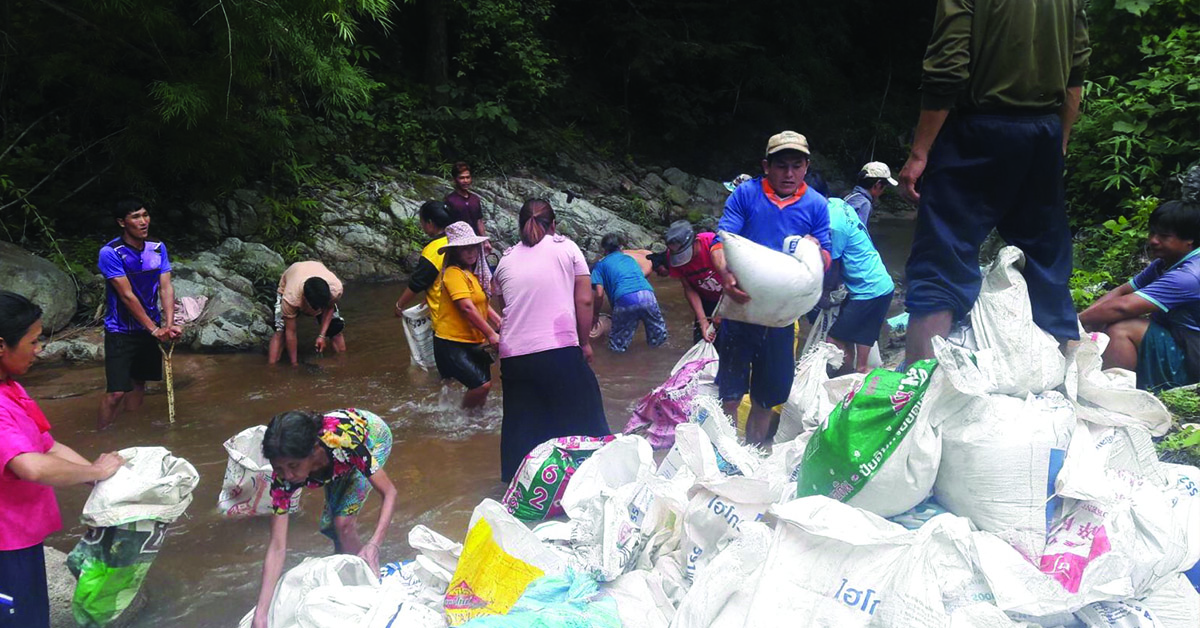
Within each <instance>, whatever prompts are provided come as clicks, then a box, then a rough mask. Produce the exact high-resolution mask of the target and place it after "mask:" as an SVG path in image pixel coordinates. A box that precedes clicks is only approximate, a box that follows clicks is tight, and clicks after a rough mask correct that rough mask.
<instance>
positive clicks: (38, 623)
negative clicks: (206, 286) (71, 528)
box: [0, 292, 157, 628]
mask: <svg viewBox="0 0 1200 628" xmlns="http://www.w3.org/2000/svg"><path fill="white" fill-rule="evenodd" d="M41 335H42V308H40V307H38V306H37V305H35V304H34V303H32V302H30V301H29V299H26V298H25V297H23V296H21V295H19V294H15V293H12V292H0V595H2V596H7V598H6V599H5V600H4V601H0V626H14V627H16V626H20V627H21V628H50V597H49V593H48V592H47V587H46V556H45V547H44V545H43V543H44V541H45V539H46V537H48V536H50V534H52V533H54V532H55V531H57V530H59V529H61V528H62V518H61V516H60V515H59V511H58V501H57V500H56V499H55V497H54V487H60V486H71V485H74V484H83V483H85V482H96V481H99V480H105V479H108V478H109V477H112V475H113V474H114V473H116V472H117V469H119V468H120V467H121V465H122V464H124V460H122V459H121V457H120V456H118V455H117V454H115V453H106V454H101V455H100V457H99V458H96V461H95V462H88V461H87V460H86V459H85V458H84V457H83V456H80V455H79V454H78V453H75V450H73V449H71V448H70V447H67V446H66V445H64V444H62V443H60V442H58V441H56V440H54V437H53V436H51V435H50V422H49V421H47V420H46V415H45V414H43V413H42V410H41V408H39V407H38V405H37V402H35V401H34V400H33V399H31V398H30V397H29V394H28V393H26V392H25V389H24V388H23V387H22V386H21V385H20V384H18V383H17V382H16V380H15V378H17V377H20V376H21V375H24V374H25V373H26V372H27V371H28V370H29V367H30V366H31V365H32V364H33V361H34V359H36V357H37V354H38V353H39V352H40V351H41V340H40V339H39V337H40V336H41ZM155 353H157V350H155Z"/></svg>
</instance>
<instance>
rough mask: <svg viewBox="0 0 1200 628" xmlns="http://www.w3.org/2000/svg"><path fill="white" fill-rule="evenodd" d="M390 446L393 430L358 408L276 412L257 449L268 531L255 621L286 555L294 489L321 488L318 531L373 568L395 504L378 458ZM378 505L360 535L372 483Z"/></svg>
mask: <svg viewBox="0 0 1200 628" xmlns="http://www.w3.org/2000/svg"><path fill="white" fill-rule="evenodd" d="M391 451H392V430H391V428H389V427H388V425H387V423H385V422H384V421H383V419H381V418H379V416H377V415H375V414H374V413H371V412H368V411H366V410H362V409H356V408H346V409H342V410H332V411H330V412H326V413H323V414H318V413H314V412H305V411H302V410H293V411H290V412H284V413H281V414H277V415H275V417H273V418H272V419H271V422H270V423H268V424H267V431H266V432H264V433H263V443H262V453H263V456H264V457H265V458H266V459H267V460H268V461H269V462H270V463H271V469H272V473H271V507H272V509H273V510H274V513H275V514H274V515H272V517H271V539H270V541H269V542H268V543H267V555H266V558H265V559H264V560H263V572H262V584H261V586H260V588H259V591H258V603H257V605H256V606H255V607H254V620H253V624H252V625H253V626H254V628H267V619H268V616H269V613H270V610H271V599H272V598H273V597H274V595H275V585H276V583H277V582H279V577H280V575H282V574H283V563H284V559H285V558H286V557H287V533H288V513H289V512H290V511H291V509H292V499H293V496H294V495H295V493H296V491H297V490H299V489H300V488H303V487H313V488H315V487H319V486H320V487H324V488H325V509H324V511H323V512H322V513H321V523H320V527H321V533H322V534H324V535H325V536H327V537H329V538H330V539H332V540H333V551H334V553H336V554H353V555H356V556H358V557H359V558H362V559H363V560H364V561H366V563H367V565H368V566H369V567H370V568H371V571H372V573H379V548H380V545H382V543H383V540H384V538H386V536H387V529H388V525H389V524H390V523H391V522H392V513H393V512H394V511H395V509H396V493H397V492H396V486H395V485H394V484H392V480H391V478H389V477H388V474H387V472H386V471H384V470H383V466H384V465H385V464H387V459H388V456H389V455H390V454H391ZM372 488H374V489H375V490H377V491H379V494H380V496H381V497H382V498H383V505H381V506H380V508H379V521H378V522H377V523H376V524H375V530H374V532H372V534H371V537H370V538H369V539H368V540H367V542H366V543H363V541H362V539H361V538H359V536H358V513H359V510H361V509H362V505H363V504H364V503H366V501H367V497H369V496H370V494H371V489H372Z"/></svg>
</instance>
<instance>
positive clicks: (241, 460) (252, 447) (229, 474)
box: [217, 425, 303, 518]
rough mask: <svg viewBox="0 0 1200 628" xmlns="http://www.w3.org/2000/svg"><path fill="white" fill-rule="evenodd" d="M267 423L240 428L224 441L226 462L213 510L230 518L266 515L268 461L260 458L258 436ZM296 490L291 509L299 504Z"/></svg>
mask: <svg viewBox="0 0 1200 628" xmlns="http://www.w3.org/2000/svg"><path fill="white" fill-rule="evenodd" d="M266 431H267V426H265V425H257V426H255V427H251V428H247V429H245V430H242V431H241V432H239V433H238V434H236V435H235V436H233V437H232V438H230V439H229V440H227V441H225V451H226V452H227V453H228V454H229V462H228V463H226V465H225V478H224V479H223V480H222V481H221V493H220V494H219V495H218V496H217V510H218V511H219V512H220V513H221V514H222V515H224V516H226V517H230V518H238V517H254V516H258V515H269V514H271V513H272V510H271V463H270V462H268V461H267V459H266V458H264V457H263V454H262V439H263V434H264V433H265V432H266ZM302 490H303V489H298V490H297V491H296V493H294V494H293V496H292V506H291V510H292V512H295V511H296V509H297V508H299V507H300V492H301V491H302Z"/></svg>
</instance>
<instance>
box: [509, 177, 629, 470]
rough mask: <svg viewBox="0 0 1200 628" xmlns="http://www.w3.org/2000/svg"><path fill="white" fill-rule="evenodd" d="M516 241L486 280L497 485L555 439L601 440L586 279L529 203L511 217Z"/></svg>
mask: <svg viewBox="0 0 1200 628" xmlns="http://www.w3.org/2000/svg"><path fill="white" fill-rule="evenodd" d="M518 223H519V225H520V230H521V241H520V242H519V243H517V245H516V246H513V247H511V248H509V249H508V250H507V251H505V252H504V256H503V257H502V258H501V259H500V265H499V266H497V267H496V273H495V275H494V277H493V285H494V286H495V290H494V291H493V292H494V294H495V295H496V297H497V299H498V301H499V308H498V309H499V310H500V311H501V312H502V314H501V316H502V318H503V325H501V327H500V378H501V381H502V382H503V383H504V422H503V424H502V425H501V428H500V477H501V479H503V480H504V481H505V482H508V481H509V480H511V479H512V476H513V474H515V473H516V471H517V467H518V466H519V465H520V464H521V460H522V459H523V458H524V457H525V455H526V454H528V453H529V452H530V451H531V450H533V448H534V447H536V446H538V445H540V444H541V443H543V442H545V441H547V440H549V439H551V438H557V437H559V436H607V435H609V434H611V433H612V432H611V430H610V429H609V427H608V420H607V419H606V418H605V416H604V401H603V399H601V397H600V385H599V384H598V383H597V382H596V374H595V373H593V372H592V367H591V366H589V365H588V363H589V362H591V361H592V347H591V345H590V344H589V341H590V338H589V333H588V332H590V331H591V328H592V285H591V273H590V272H589V271H588V267H587V262H586V261H585V260H584V258H583V253H582V252H581V251H580V250H579V247H578V246H576V245H575V243H574V242H572V241H570V240H568V239H567V238H566V237H565V236H561V235H558V234H557V233H556V232H555V216H554V209H552V208H551V207H550V203H548V202H547V201H544V200H540V199H539V200H529V201H525V204H524V205H522V206H521V213H520V214H519V216H518Z"/></svg>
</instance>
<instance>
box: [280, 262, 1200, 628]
mask: <svg viewBox="0 0 1200 628" xmlns="http://www.w3.org/2000/svg"><path fill="white" fill-rule="evenodd" d="M1020 261H1021V258H1020V254H1019V252H1014V251H1013V250H1006V251H1004V252H1002V253H1001V255H1000V257H999V258H998V261H997V262H996V264H994V265H993V266H992V267H991V268H990V269H989V271H988V273H987V278H986V279H985V281H984V291H983V293H982V294H981V295H980V297H979V305H978V306H977V307H976V308H975V310H973V311H972V313H971V318H972V321H971V322H972V325H973V329H972V333H971V334H970V336H973V337H974V341H973V343H972V344H970V345H969V347H968V346H963V345H962V344H953V343H951V342H949V341H942V340H940V339H939V340H938V342H937V343H936V345H935V352H936V355H937V358H938V359H937V360H930V361H924V362H918V363H916V364H913V365H911V366H910V367H909V368H908V369H907V370H906V371H904V372H891V371H884V370H876V371H873V372H871V373H868V374H867V375H866V376H863V375H851V376H846V377H840V378H836V379H829V378H828V377H827V376H826V375H825V366H826V365H827V364H831V363H834V362H835V361H836V359H837V357H838V355H837V353H836V351H835V350H833V349H830V348H828V347H821V346H820V345H817V346H816V348H815V349H814V350H813V351H810V352H809V353H808V354H807V355H806V357H805V358H804V359H802V360H801V363H800V365H799V370H798V376H797V381H796V383H795V385H794V386H793V389H792V393H793V394H792V398H791V399H789V400H788V404H787V405H786V406H785V408H784V419H783V421H782V423H781V432H780V433H781V435H782V437H781V438H779V439H777V441H776V443H775V445H774V448H773V450H772V451H771V452H770V453H769V454H767V453H765V452H763V451H761V450H759V449H757V448H753V447H747V446H746V445H743V444H742V443H740V442H739V441H738V440H737V437H736V432H735V430H734V428H733V426H732V423H731V419H730V418H729V417H727V416H725V415H724V413H723V412H722V410H721V406H720V403H719V402H718V401H717V400H716V399H715V398H713V397H710V396H705V395H698V396H697V397H696V398H695V399H692V400H691V402H690V405H689V409H688V411H687V417H686V421H683V422H680V423H678V424H677V425H675V426H674V433H673V436H674V439H673V443H672V445H671V449H670V451H669V452H668V453H667V455H666V456H665V458H664V459H663V460H662V462H661V463H660V464H655V459H654V456H653V449H652V447H651V443H650V442H649V441H648V440H647V439H646V438H643V437H642V436H640V435H638V434H629V435H622V436H618V437H616V438H615V439H612V440H611V441H609V442H607V443H603V444H600V443H594V444H595V445H596V446H597V448H595V449H594V451H593V450H592V449H591V448H590V446H589V449H588V452H589V453H590V455H588V456H587V457H586V458H583V457H581V458H580V460H579V461H577V462H578V464H577V466H574V467H573V469H574V472H573V473H572V474H570V475H569V478H566V479H567V480H569V481H564V482H562V483H556V484H555V485H554V490H553V493H554V494H555V495H561V501H560V505H561V508H562V512H563V514H562V516H559V517H556V518H550V519H548V520H546V521H542V522H540V523H537V524H536V525H533V527H531V525H532V524H526V523H523V522H522V521H520V520H518V519H517V518H515V517H513V516H512V515H510V514H509V509H506V508H505V506H503V505H501V504H499V503H497V502H493V501H491V500H485V501H484V502H483V503H482V504H480V505H479V507H478V508H476V510H475V513H474V515H473V516H472V519H471V524H470V527H469V530H468V531H467V534H466V538H465V540H464V542H463V544H462V545H459V544H457V543H454V542H452V541H450V540H449V539H446V538H445V537H441V536H438V535H436V534H435V533H433V532H432V531H430V530H427V529H425V528H422V527H420V526H418V528H415V529H414V530H413V534H411V535H410V539H409V540H410V544H411V545H412V546H413V547H414V549H416V550H417V551H418V555H417V557H416V558H415V559H414V560H412V561H408V562H405V563H399V564H392V565H389V566H388V567H387V568H386V569H385V571H386V572H387V573H386V575H385V576H384V577H383V579H382V581H378V582H376V581H375V580H374V578H373V576H374V575H373V574H372V575H371V576H372V578H368V580H370V582H368V583H367V584H360V583H359V582H358V581H357V580H354V581H347V582H342V583H341V584H340V585H338V586H341V587H342V588H343V590H344V591H346V594H345V595H335V594H334V593H335V591H332V590H329V589H328V586H327V585H322V586H308V585H303V587H302V589H303V590H301V591H299V593H296V592H293V593H284V594H282V595H281V593H280V592H277V593H276V600H281V599H286V600H289V601H288V602H286V603H287V604H289V605H291V606H292V607H293V609H292V610H291V611H290V612H292V614H293V615H294V616H295V617H296V618H298V619H297V620H296V622H295V623H280V624H278V625H277V624H275V623H272V626H273V627H274V628H280V627H282V628H290V627H291V626H293V625H299V626H304V627H305V628H319V627H324V626H335V625H336V626H341V625H350V624H359V625H365V626H367V627H368V628H374V627H375V626H387V625H405V626H418V627H426V626H428V627H433V626H439V627H440V626H445V625H449V626H459V625H463V626H475V627H476V628H480V627H487V626H497V627H514V628H530V627H545V628H565V627H572V628H576V627H580V628H583V627H593V628H610V627H615V626H617V625H622V626H638V627H649V628H700V627H706V628H707V627H718V628H720V627H725V626H728V627H734V626H737V627H741V626H774V625H786V624H798V625H820V626H852V627H853V626H862V627H866V626H913V627H926V626H949V627H959V626H962V627H967V626H988V627H1003V626H1014V627H1017V626H1022V627H1032V626H1065V627H1072V628H1073V627H1089V628H1091V627H1102V628H1133V627H1156V628H1175V627H1180V628H1182V627H1184V626H1187V627H1190V628H1194V627H1195V626H1197V625H1200V593H1197V591H1196V589H1195V588H1194V585H1193V584H1192V583H1191V582H1189V581H1188V579H1187V577H1186V576H1185V575H1184V574H1185V572H1187V571H1188V570H1194V569H1195V565H1196V564H1197V562H1198V560H1200V488H1198V486H1197V482H1198V481H1200V470H1197V469H1196V468H1193V467H1186V466H1181V465H1173V464H1167V463H1162V462H1160V461H1159V460H1158V458H1157V457H1156V455H1155V450H1154V446H1153V442H1152V440H1151V439H1152V437H1153V436H1156V435H1161V434H1163V433H1164V432H1165V431H1166V429H1167V426H1168V425H1169V423H1170V416H1169V414H1168V413H1167V412H1166V409H1165V408H1164V407H1163V406H1162V404H1160V403H1159V402H1158V401H1157V400H1156V399H1155V398H1154V396H1153V395H1150V394H1148V393H1145V392H1142V391H1138V390H1136V389H1135V388H1134V386H1133V378H1132V376H1131V374H1127V373H1124V372H1120V371H1101V370H1100V361H1099V356H1100V353H1101V352H1102V348H1103V343H1104V342H1106V339H1105V338H1104V337H1103V336H1099V335H1092V336H1085V337H1084V338H1083V340H1082V341H1081V342H1080V343H1079V344H1078V345H1077V346H1074V347H1072V349H1071V350H1069V351H1068V352H1067V355H1066V356H1065V357H1064V354H1063V353H1062V352H1060V351H1059V349H1058V345H1057V343H1056V342H1054V343H1052V342H1051V341H1052V340H1053V339H1048V337H1047V336H1045V334H1044V332H1041V330H1040V329H1037V328H1036V326H1034V325H1033V323H1032V319H1031V316H1030V314H1029V310H1028V296H1027V293H1026V291H1025V287H1024V281H1023V279H1022V278H1021V276H1020V273H1019V272H1017V269H1018V268H1019V264H1020ZM967 336H968V335H963V336H962V337H967ZM1052 344H1053V346H1052ZM560 444H561V443H560ZM555 447H557V445H554V444H551V445H548V446H547V447H546V448H545V451H544V452H543V453H548V452H552V451H554V450H555ZM568 453H569V452H568ZM544 457H545V456H544ZM545 458H546V460H550V458H552V456H549V457H545ZM538 460H540V458H539V459H538ZM556 464H557V463H556ZM572 464H574V463H572ZM537 465H538V466H537V469H544V468H554V469H558V468H559V467H555V466H553V465H552V466H551V467H546V466H545V463H544V462H537ZM560 466H561V465H560ZM553 475H554V479H555V481H556V482H557V481H558V479H559V478H561V477H564V476H565V475H566V474H565V473H563V474H560V473H558V472H557V471H556V472H555V473H553ZM551 492H552V491H550V490H549V489H547V490H546V491H545V493H546V495H547V496H549V495H550V494H551ZM526 493H528V491H526ZM518 505H519V502H518ZM508 506H509V508H510V509H511V508H512V504H508ZM547 514H550V513H547ZM536 515H537V517H541V516H542V513H541V512H540V511H539V512H537V513H536ZM531 518H534V517H531ZM354 560H356V559H354ZM307 564H308V563H304V564H302V565H301V566H300V567H298V568H297V569H302V568H304V567H305V565H307ZM309 569H310V570H311V567H310V568H309ZM339 577H340V576H339ZM284 580H285V581H287V582H292V581H294V580H295V578H292V579H291V580H289V578H285V579H284ZM335 580H336V578H335ZM280 586H281V587H282V586H284V585H283V583H281V585H280ZM289 586H290V585H289ZM361 587H366V588H361ZM281 603H282V602H281ZM330 604H337V605H340V606H338V610H337V611H336V612H332V611H331V608H330V607H329V605H330ZM281 612H282V611H281ZM322 617H328V618H329V619H321V618H322ZM380 622H383V623H380ZM388 622H390V623H388Z"/></svg>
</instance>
